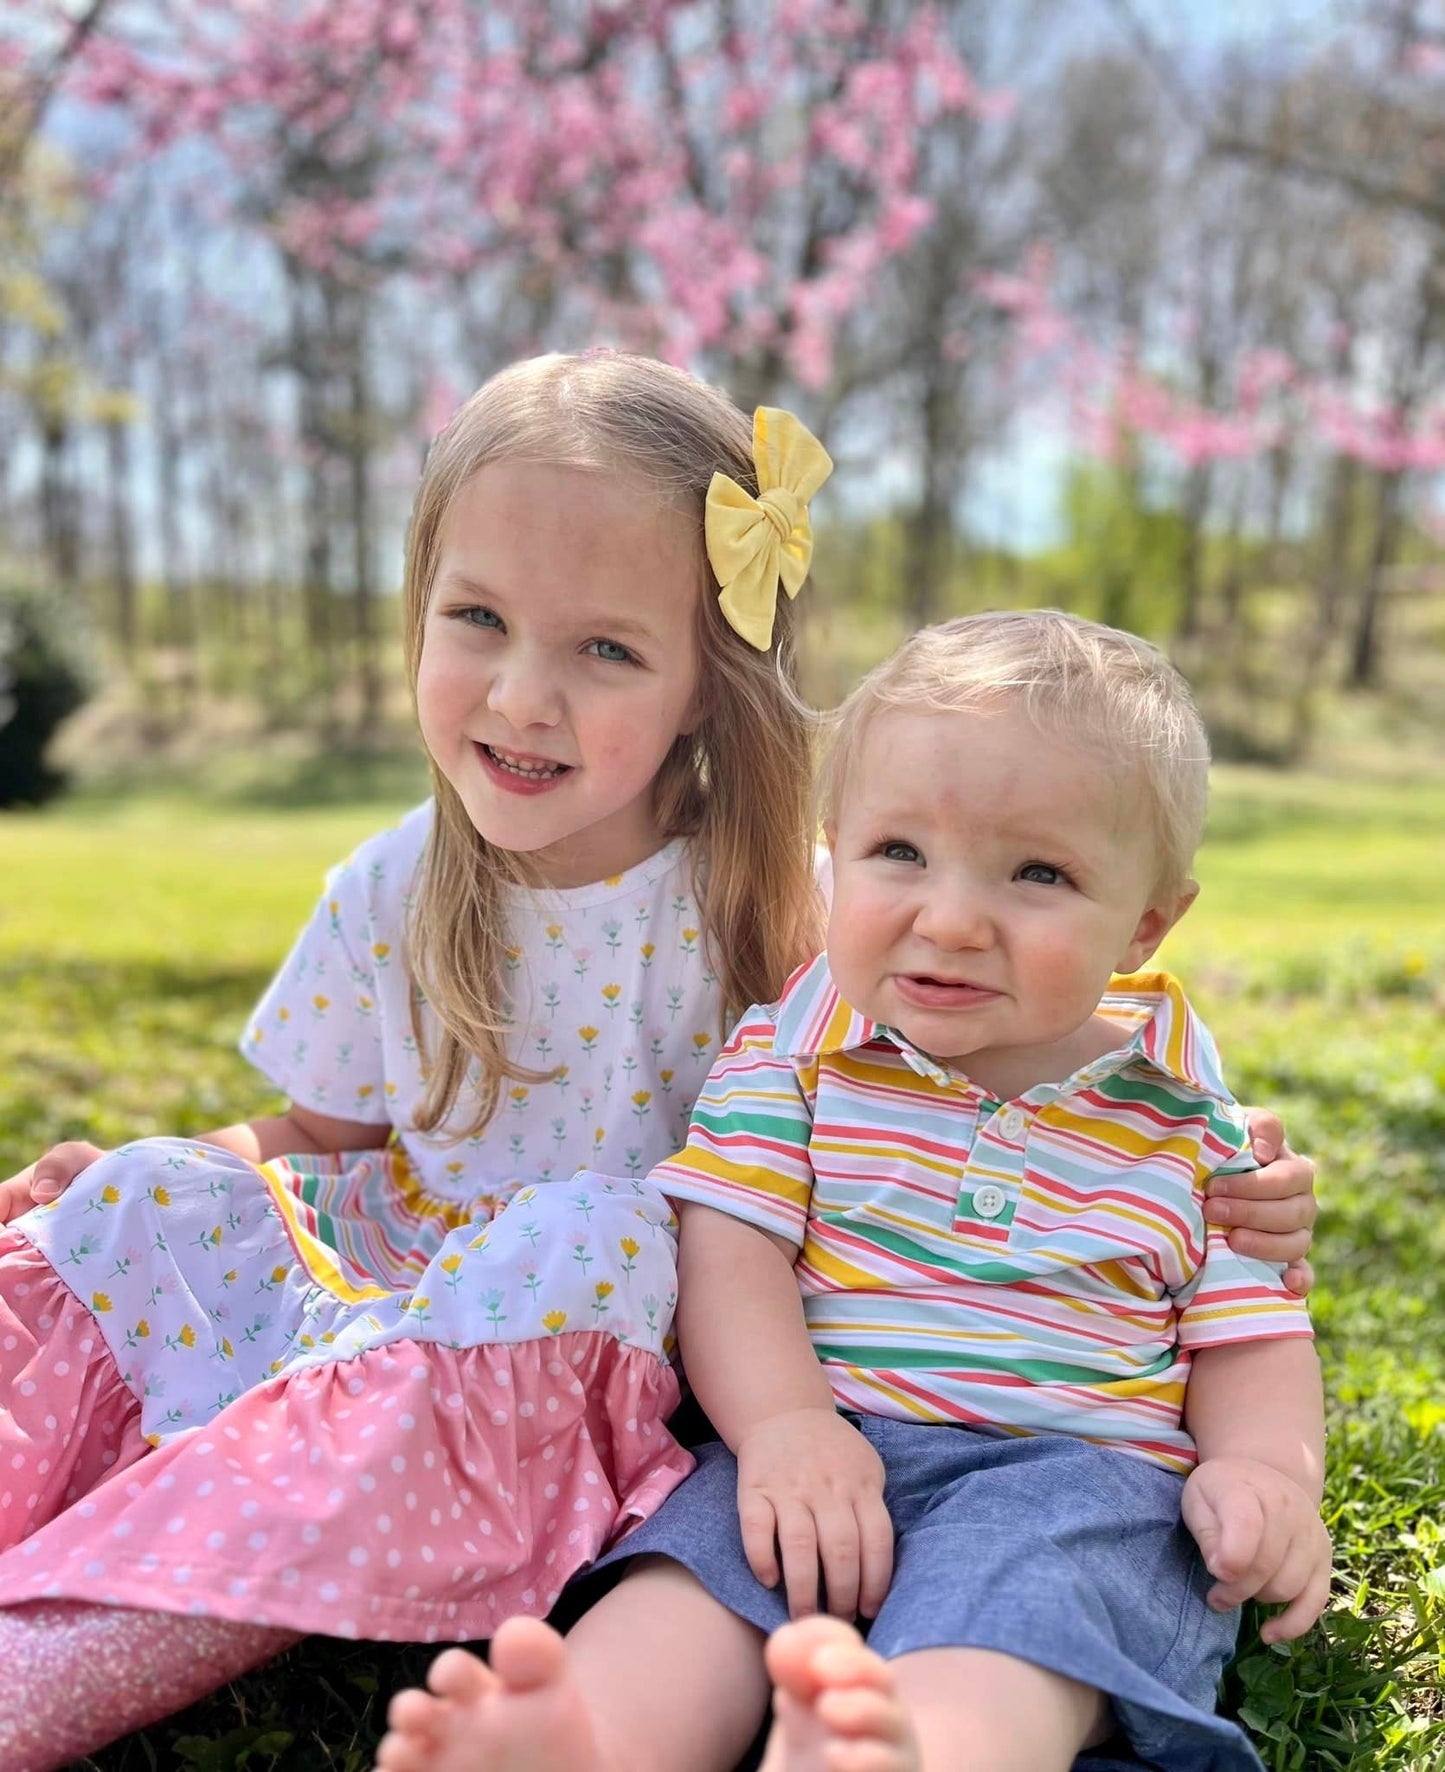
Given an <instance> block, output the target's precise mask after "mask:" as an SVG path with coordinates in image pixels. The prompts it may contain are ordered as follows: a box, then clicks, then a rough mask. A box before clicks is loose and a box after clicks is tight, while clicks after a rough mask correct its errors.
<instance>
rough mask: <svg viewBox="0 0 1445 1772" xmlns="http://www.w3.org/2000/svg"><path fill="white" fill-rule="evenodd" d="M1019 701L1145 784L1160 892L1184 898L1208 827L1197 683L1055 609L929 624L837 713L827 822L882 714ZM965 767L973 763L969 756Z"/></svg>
mask: <svg viewBox="0 0 1445 1772" xmlns="http://www.w3.org/2000/svg"><path fill="white" fill-rule="evenodd" d="M1019 703H1022V704H1023V706H1024V707H1025V709H1026V710H1027V712H1028V715H1029V717H1030V719H1032V720H1034V721H1035V722H1036V723H1037V724H1038V726H1039V728H1040V730H1041V731H1044V732H1047V733H1049V734H1051V735H1053V736H1055V737H1060V736H1062V737H1066V738H1069V739H1071V740H1073V741H1076V742H1077V743H1079V744H1081V745H1087V746H1090V747H1092V748H1094V749H1095V750H1097V751H1098V752H1099V753H1100V755H1101V756H1102V757H1104V758H1106V759H1109V760H1112V761H1114V762H1115V763H1117V764H1119V765H1120V766H1122V767H1123V768H1124V769H1126V770H1127V771H1129V772H1130V774H1131V776H1132V777H1133V778H1134V779H1136V780H1137V781H1138V782H1139V783H1140V784H1141V785H1142V786H1143V788H1144V792H1145V797H1146V802H1147V806H1148V815H1149V818H1150V822H1151V824H1152V826H1153V834H1154V838H1155V843H1156V848H1157V853H1158V857H1159V877H1158V879H1157V881H1156V882H1155V885H1156V887H1157V889H1158V890H1159V891H1160V892H1161V893H1170V894H1172V893H1177V892H1179V891H1180V890H1182V888H1183V887H1184V885H1185V883H1186V882H1187V880H1188V879H1189V869H1190V864H1191V863H1192V862H1193V860H1194V852H1195V850H1196V849H1197V848H1198V846H1199V839H1200V836H1201V835H1202V833H1203V830H1204V810H1205V801H1206V798H1207V794H1208V782H1209V735H1208V733H1207V732H1206V731H1205V729H1204V722H1203V720H1202V719H1201V718H1200V716H1199V710H1198V709H1197V708H1196V707H1195V705H1194V698H1193V696H1192V695H1191V694H1190V692H1189V685H1188V684H1187V683H1186V682H1185V681H1184V679H1183V677H1181V676H1180V674H1179V672H1178V671H1176V670H1175V668H1174V666H1173V665H1172V664H1170V662H1169V660H1168V659H1167V658H1165V656H1164V654H1163V653H1162V652H1160V651H1159V649H1158V647H1156V646H1151V645H1150V644H1149V642H1148V641H1147V640H1140V639H1139V638H1137V636H1135V635H1134V634H1126V633H1124V632H1122V631H1121V630H1120V629H1118V628H1106V627H1103V626H1101V625H1100V623H1098V622H1094V621H1084V620H1083V619H1082V618H1081V617H1079V616H1077V615H1066V614H1065V613H1064V612H1063V611H1062V610H1058V609H1028V610H1005V611H990V612H987V613H985V614H981V615H966V616H962V617H960V618H959V619H958V620H957V621H949V622H944V623H942V625H941V626H939V627H933V628H923V629H922V630H920V632H918V633H916V634H914V635H913V636H912V638H911V639H908V640H906V641H904V643H903V645H902V646H901V647H900V648H899V649H898V651H897V652H895V653H894V654H893V656H892V657H891V658H888V659H885V660H884V661H883V663H882V664H881V665H879V666H878V667H877V668H876V669H875V670H873V671H872V672H870V674H869V675H868V676H866V677H865V678H864V679H863V681H862V682H861V683H860V684H859V685H858V687H857V688H856V689H855V690H854V691H853V693H852V694H851V695H850V696H849V697H848V699H847V700H846V701H845V702H844V703H843V705H842V707H840V708H839V709H838V711H837V713H836V715H835V716H834V722H835V723H834V731H833V740H832V744H831V746H830V748H829V751H828V756H827V759H826V762H825V765H824V769H823V779H822V784H821V787H822V796H823V814H824V820H825V822H826V823H827V824H828V825H829V826H830V827H831V826H832V825H833V824H834V823H835V821H836V817H837V809H838V806H839V803H840V800H841V796H842V795H843V793H844V792H845V790H846V786H847V778H848V771H849V768H850V766H851V764H852V762H853V759H854V757H855V756H856V753H857V750H858V746H859V744H860V742H861V740H862V737H863V734H864V733H865V732H866V731H867V728H868V725H869V722H870V721H871V720H872V719H873V717H874V715H876V714H878V713H879V712H881V711H882V710H884V709H887V708H901V709H904V710H912V711H917V710H919V709H924V710H932V711H936V712H940V713H945V712H946V713H973V712H977V711H986V710H987V709H989V708H994V707H1001V706H1010V705H1017V704H1019ZM959 767H960V768H962V769H967V768H968V759H967V757H961V758H960V759H959Z"/></svg>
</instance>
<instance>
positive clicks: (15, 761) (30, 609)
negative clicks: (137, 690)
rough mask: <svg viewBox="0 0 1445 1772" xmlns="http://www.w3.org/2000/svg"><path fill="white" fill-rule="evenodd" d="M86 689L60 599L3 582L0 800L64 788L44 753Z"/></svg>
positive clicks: (25, 802)
mask: <svg viewBox="0 0 1445 1772" xmlns="http://www.w3.org/2000/svg"><path fill="white" fill-rule="evenodd" d="M89 690H90V684H89V679H88V675H87V672H86V669H85V664H84V661H83V658H82V655H81V652H80V649H79V647H78V645H77V643H76V641H75V640H74V639H73V638H72V637H71V636H70V635H68V634H67V633H66V631H65V630H64V628H63V627H62V626H61V622H60V616H59V611H58V609H57V607H56V602H55V599H54V598H53V597H43V596H41V595H39V594H37V593H35V592H33V591H19V590H9V589H5V588H3V587H0V806H38V805H40V803H41V802H42V801H43V800H48V799H50V798H51V797H52V795H54V794H57V793H59V791H60V790H61V788H63V787H64V785H65V778H64V776H62V775H61V774H60V773H59V772H58V771H56V770H54V769H52V768H50V767H49V765H48V764H47V763H46V761H45V753H46V750H47V748H48V746H49V744H50V740H51V738H52V737H53V736H54V734H55V729H56V728H57V727H58V726H59V725H60V723H61V721H62V720H64V719H65V717H66V715H67V714H72V713H74V711H75V710H76V708H78V707H79V706H80V705H81V703H82V702H83V701H84V700H85V698H86V696H87V695H88V693H89Z"/></svg>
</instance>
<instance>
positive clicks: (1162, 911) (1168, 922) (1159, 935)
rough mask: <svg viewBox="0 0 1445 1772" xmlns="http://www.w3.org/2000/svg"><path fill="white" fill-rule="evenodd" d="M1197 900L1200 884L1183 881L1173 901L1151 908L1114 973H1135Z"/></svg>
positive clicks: (1161, 901) (1140, 922) (1135, 931)
mask: <svg viewBox="0 0 1445 1772" xmlns="http://www.w3.org/2000/svg"><path fill="white" fill-rule="evenodd" d="M1198 896H1199V882H1198V881H1197V880H1186V881H1185V883H1184V886H1183V888H1182V890H1180V891H1179V892H1177V893H1176V894H1175V895H1174V896H1173V897H1172V898H1163V899H1160V900H1158V902H1157V903H1155V904H1151V905H1150V906H1149V907H1148V909H1147V910H1146V911H1145V912H1144V915H1143V916H1142V917H1140V919H1139V922H1138V924H1137V926H1136V927H1135V930H1134V934H1133V936H1132V937H1131V939H1130V942H1129V945H1128V947H1127V948H1125V950H1124V957H1123V959H1122V960H1121V961H1120V963H1119V964H1118V965H1117V966H1116V967H1115V968H1114V970H1115V971H1116V972H1137V971H1138V970H1139V968H1140V967H1141V966H1142V965H1143V964H1144V962H1145V961H1146V960H1147V959H1148V958H1149V956H1150V955H1151V954H1152V953H1153V952H1154V950H1155V948H1157V947H1158V946H1159V943H1160V942H1161V941H1163V939H1164V937H1165V936H1166V935H1167V934H1168V933H1169V931H1170V930H1171V929H1172V928H1173V927H1174V925H1175V924H1176V923H1177V922H1178V921H1179V919H1180V918H1181V917H1182V916H1183V915H1184V913H1185V911H1187V910H1188V909H1189V907H1190V905H1192V904H1193V903H1194V901H1195V899H1196V898H1198Z"/></svg>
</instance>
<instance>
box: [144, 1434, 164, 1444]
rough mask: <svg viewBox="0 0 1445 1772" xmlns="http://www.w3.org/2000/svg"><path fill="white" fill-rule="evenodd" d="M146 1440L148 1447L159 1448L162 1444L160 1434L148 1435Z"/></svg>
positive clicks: (145, 1437)
mask: <svg viewBox="0 0 1445 1772" xmlns="http://www.w3.org/2000/svg"><path fill="white" fill-rule="evenodd" d="M144 1439H145V1443H146V1445H147V1446H159V1445H160V1443H161V1437H160V1435H159V1434H146V1435H145V1436H144Z"/></svg>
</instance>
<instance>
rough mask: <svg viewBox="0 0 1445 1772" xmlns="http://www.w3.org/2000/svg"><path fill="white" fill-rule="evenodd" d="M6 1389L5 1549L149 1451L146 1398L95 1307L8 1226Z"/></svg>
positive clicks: (3, 1328) (1, 1531)
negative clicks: (121, 1363) (143, 1424)
mask: <svg viewBox="0 0 1445 1772" xmlns="http://www.w3.org/2000/svg"><path fill="white" fill-rule="evenodd" d="M0 1398H3V1399H4V1407H3V1408H0V1550H8V1549H9V1548H10V1547H11V1546H12V1545H16V1544H18V1543H20V1541H21V1540H22V1539H25V1538H28V1537H29V1536H30V1535H31V1534H32V1533H33V1532H35V1531H36V1530H37V1529H38V1528H39V1527H41V1526H43V1525H45V1524H46V1522H47V1521H49V1520H51V1519H53V1518H55V1516H56V1515H57V1514H59V1513H61V1512H62V1511H63V1510H64V1509H66V1508H68V1507H71V1506H72V1504H74V1503H76V1502H78V1501H80V1499H81V1498H82V1497H83V1496H85V1495H88V1494H89V1493H90V1491H91V1490H92V1489H94V1488H95V1486H96V1484H97V1483H99V1482H101V1481H102V1479H104V1478H106V1477H110V1476H114V1475H117V1474H118V1473H119V1472H121V1471H124V1470H127V1469H128V1468H129V1467H130V1466H131V1465H133V1464H135V1463H136V1462H137V1460H139V1459H140V1458H142V1457H144V1456H145V1455H146V1453H148V1452H149V1450H150V1448H149V1447H148V1446H147V1445H146V1443H145V1440H144V1439H143V1438H142V1435H141V1431H140V1406H139V1405H138V1403H137V1402H136V1400H135V1398H134V1397H133V1396H132V1395H131V1393H130V1391H129V1390H128V1389H127V1388H126V1386H125V1384H124V1383H123V1382H122V1380H121V1376H120V1373H119V1371H118V1370H117V1368H116V1363H115V1359H114V1357H113V1356H112V1354H111V1352H110V1349H109V1348H108V1347H107V1345H106V1343H105V1342H104V1341H103V1340H102V1338H101V1337H100V1336H98V1335H97V1334H96V1333H95V1323H94V1320H93V1319H92V1317H91V1315H90V1313H89V1312H88V1311H86V1310H85V1309H84V1308H83V1307H82V1306H81V1305H79V1304H78V1303H77V1302H76V1300H75V1298H74V1297H73V1296H72V1294H71V1293H70V1291H69V1290H68V1289H67V1288H66V1286H65V1285H64V1284H63V1283H62V1281H61V1280H60V1279H59V1277H58V1276H57V1274H56V1272H55V1270H54V1269H53V1268H52V1267H51V1265H50V1263H49V1262H48V1261H46V1260H45V1258H44V1257H43V1256H42V1255H40V1254H38V1253H37V1252H36V1250H35V1249H34V1248H33V1247H32V1246H31V1245H30V1243H29V1242H27V1241H26V1240H25V1238H23V1237H20V1236H17V1235H15V1234H14V1233H13V1232H11V1231H10V1230H8V1229H0ZM0 1561H3V1559H0Z"/></svg>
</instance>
